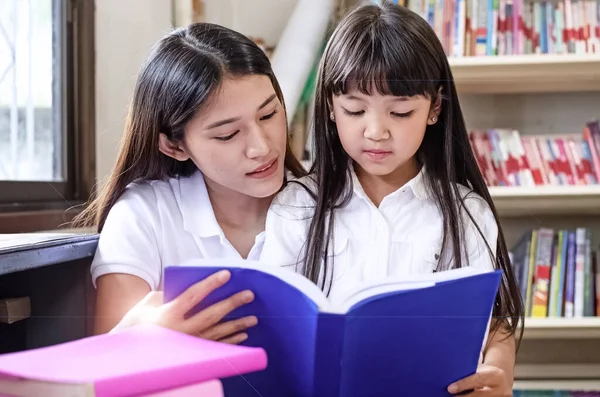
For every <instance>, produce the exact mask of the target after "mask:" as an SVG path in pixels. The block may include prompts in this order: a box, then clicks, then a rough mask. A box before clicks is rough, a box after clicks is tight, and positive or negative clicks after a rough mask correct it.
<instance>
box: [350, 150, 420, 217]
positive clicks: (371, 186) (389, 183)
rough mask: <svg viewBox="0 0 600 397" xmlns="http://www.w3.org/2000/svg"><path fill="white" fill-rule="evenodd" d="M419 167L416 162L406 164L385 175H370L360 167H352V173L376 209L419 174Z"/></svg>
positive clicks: (356, 165)
mask: <svg viewBox="0 0 600 397" xmlns="http://www.w3.org/2000/svg"><path fill="white" fill-rule="evenodd" d="M419 170H420V166H419V164H418V163H417V161H416V160H412V161H409V162H407V163H406V164H403V165H401V166H400V167H398V168H396V170H394V171H393V172H392V173H390V174H387V175H372V174H369V173H367V172H366V171H365V170H364V169H362V168H361V166H360V165H358V164H356V163H355V165H354V172H355V173H356V177H357V178H358V180H359V182H360V184H361V186H362V188H363V190H364V191H365V194H366V195H367V196H368V197H369V199H371V201H372V202H373V204H375V206H376V207H379V205H380V204H381V202H382V201H383V199H384V198H385V196H387V195H389V194H391V193H393V192H395V191H396V190H398V189H400V188H401V187H402V186H404V185H405V184H406V183H408V181H410V180H411V179H413V178H414V177H415V176H417V174H418V173H419Z"/></svg>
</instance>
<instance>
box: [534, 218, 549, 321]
mask: <svg viewBox="0 0 600 397" xmlns="http://www.w3.org/2000/svg"><path fill="white" fill-rule="evenodd" d="M538 233H539V234H538V246H537V254H536V265H535V287H534V291H533V310H532V317H547V315H548V293H549V286H550V266H551V263H552V245H553V242H554V231H553V230H552V229H540V230H539V232H538Z"/></svg>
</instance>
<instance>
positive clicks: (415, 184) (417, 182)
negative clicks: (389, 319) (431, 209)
mask: <svg viewBox="0 0 600 397" xmlns="http://www.w3.org/2000/svg"><path fill="white" fill-rule="evenodd" d="M350 173H351V176H352V188H353V190H354V194H355V195H356V196H358V197H360V198H362V199H365V200H370V199H369V197H368V196H367V194H366V193H365V191H364V189H363V187H362V185H361V183H360V181H359V180H358V177H357V176H356V172H354V167H353V166H350ZM407 189H408V190H409V191H410V192H411V193H412V194H413V195H414V196H415V197H416V198H417V199H419V200H426V199H428V198H429V197H430V194H429V189H428V187H427V181H426V180H425V166H422V167H421V170H420V171H419V173H418V174H417V175H416V176H415V177H414V178H412V179H411V180H409V181H408V182H406V184H404V186H401V187H400V188H399V189H398V190H396V191H394V192H392V193H390V194H389V195H387V196H386V198H394V197H397V196H399V195H401V194H403V193H406V191H407Z"/></svg>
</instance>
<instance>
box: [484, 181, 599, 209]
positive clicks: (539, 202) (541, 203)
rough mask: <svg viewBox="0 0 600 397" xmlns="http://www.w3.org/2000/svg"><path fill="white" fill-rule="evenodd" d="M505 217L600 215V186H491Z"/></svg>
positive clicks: (491, 192)
mask: <svg viewBox="0 0 600 397" xmlns="http://www.w3.org/2000/svg"><path fill="white" fill-rule="evenodd" d="M489 191H490V194H491V196H492V198H493V200H494V204H495V205H496V208H497V210H498V212H499V213H500V215H501V216H521V215H592V214H593V215H600V185H598V186H594V185H584V186H537V187H516V186H509V187H496V186H492V187H490V188H489Z"/></svg>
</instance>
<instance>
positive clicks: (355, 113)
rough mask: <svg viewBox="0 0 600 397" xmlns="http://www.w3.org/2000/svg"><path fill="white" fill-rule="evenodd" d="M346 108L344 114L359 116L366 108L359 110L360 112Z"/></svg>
mask: <svg viewBox="0 0 600 397" xmlns="http://www.w3.org/2000/svg"><path fill="white" fill-rule="evenodd" d="M342 109H343V110H344V114H345V115H347V116H351V117H357V116H360V115H361V114H363V113H364V110H359V111H358V112H351V111H349V110H348V109H345V108H342Z"/></svg>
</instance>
